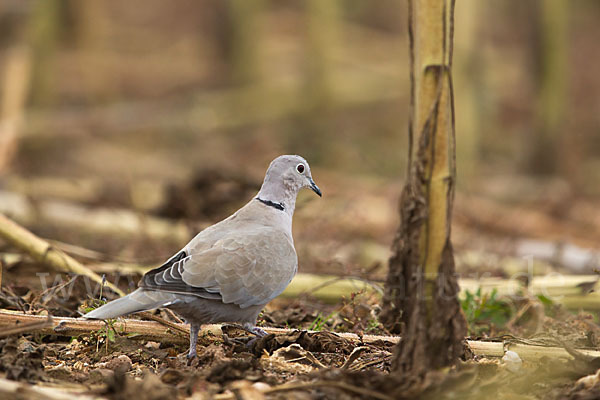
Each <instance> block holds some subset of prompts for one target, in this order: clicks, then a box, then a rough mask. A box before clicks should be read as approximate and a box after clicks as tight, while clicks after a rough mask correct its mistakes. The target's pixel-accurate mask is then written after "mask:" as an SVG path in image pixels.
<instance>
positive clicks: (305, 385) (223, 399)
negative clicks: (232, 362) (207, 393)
mask: <svg viewBox="0 0 600 400" xmlns="http://www.w3.org/2000/svg"><path fill="white" fill-rule="evenodd" d="M318 387H332V388H337V389H340V390H344V391H346V392H350V393H354V394H358V395H361V396H365V397H366V398H370V399H380V400H391V399H393V397H391V396H387V395H385V394H383V393H379V392H374V391H372V390H369V389H366V388H361V387H358V386H354V385H351V384H349V383H346V382H341V381H313V382H292V383H284V384H282V385H278V386H275V387H272V388H268V389H266V390H264V391H260V392H261V393H262V394H265V395H266V394H272V393H279V392H290V391H294V390H311V389H316V388H318ZM213 398H214V399H215V400H234V399H237V398H238V397H237V396H236V394H234V393H223V394H216V395H215V396H214V397H213Z"/></svg>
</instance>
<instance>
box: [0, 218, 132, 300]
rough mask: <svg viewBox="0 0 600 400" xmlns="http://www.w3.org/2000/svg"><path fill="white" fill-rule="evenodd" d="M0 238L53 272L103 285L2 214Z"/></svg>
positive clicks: (75, 262)
mask: <svg viewBox="0 0 600 400" xmlns="http://www.w3.org/2000/svg"><path fill="white" fill-rule="evenodd" d="M0 237H1V238H3V239H4V240H6V241H7V242H9V243H10V244H12V245H13V246H15V247H18V248H19V249H21V250H22V251H24V252H26V253H27V254H29V255H31V256H32V257H33V258H34V259H35V260H36V261H38V262H40V263H42V264H44V265H47V266H48V267H50V268H52V269H53V270H55V271H60V272H72V273H74V274H78V275H84V276H87V277H89V278H90V279H92V280H93V281H94V282H97V283H100V284H102V283H103V282H102V277H100V275H98V274H97V273H95V272H93V271H91V270H89V269H88V268H86V267H85V266H84V265H83V264H81V263H80V262H79V261H77V260H75V259H74V258H72V257H71V256H69V255H67V254H65V253H64V252H62V251H60V250H59V249H57V248H56V247H53V246H52V245H50V244H49V243H48V242H46V241H45V240H42V239H40V238H39V237H37V236H36V235H34V234H33V233H31V232H29V231H28V230H27V229H25V228H23V227H22V226H20V225H18V224H17V223H15V222H13V221H12V220H10V219H9V218H7V217H6V216H5V215H3V214H0ZM105 284H106V287H108V288H109V289H110V290H112V291H113V292H115V293H117V294H118V295H120V296H124V295H125V293H123V291H122V290H121V289H119V288H118V287H116V286H115V285H113V284H112V283H110V282H105Z"/></svg>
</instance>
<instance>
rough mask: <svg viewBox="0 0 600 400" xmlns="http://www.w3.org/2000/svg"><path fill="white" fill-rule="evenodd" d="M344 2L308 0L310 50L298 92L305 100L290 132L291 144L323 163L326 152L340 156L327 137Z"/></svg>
mask: <svg viewBox="0 0 600 400" xmlns="http://www.w3.org/2000/svg"><path fill="white" fill-rule="evenodd" d="M342 5H343V3H342V2H340V1H339V0H325V1H323V0H308V1H306V2H305V7H306V10H305V12H306V35H307V37H306V39H307V40H306V50H305V51H306V53H305V57H304V63H305V64H304V68H305V74H304V81H303V84H302V87H301V89H300V93H299V94H298V98H299V99H300V101H301V102H302V105H301V111H300V112H299V113H298V115H297V122H296V123H295V124H293V130H292V132H290V134H289V135H288V138H289V139H288V144H287V145H288V147H289V148H290V149H293V151H294V152H297V153H299V154H306V157H308V158H310V159H311V160H313V162H316V163H319V162H320V161H323V160H325V155H327V157H328V158H330V159H336V158H338V157H339V156H338V155H337V154H336V151H337V150H338V149H337V148H334V147H332V146H327V144H328V143H330V141H328V140H325V138H326V137H327V136H328V135H331V133H332V127H331V116H330V112H331V109H332V107H333V101H334V100H333V96H332V90H333V86H334V82H333V72H332V69H333V68H332V64H333V63H332V61H331V60H332V59H334V58H335V53H336V49H339V47H340V46H339V43H338V37H339V33H340V28H341V27H340V18H341V14H342V13H341V11H342Z"/></svg>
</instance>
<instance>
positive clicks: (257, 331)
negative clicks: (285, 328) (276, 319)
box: [250, 326, 268, 338]
mask: <svg viewBox="0 0 600 400" xmlns="http://www.w3.org/2000/svg"><path fill="white" fill-rule="evenodd" d="M250 332H251V333H253V334H255V335H256V336H257V337H259V338H261V337H264V336H267V335H268V333H267V331H265V330H264V329H261V328H259V327H258V326H255V327H253V328H251V329H250Z"/></svg>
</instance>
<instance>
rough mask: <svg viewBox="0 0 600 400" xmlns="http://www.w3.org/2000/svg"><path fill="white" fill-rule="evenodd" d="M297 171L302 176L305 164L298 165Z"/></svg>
mask: <svg viewBox="0 0 600 400" xmlns="http://www.w3.org/2000/svg"><path fill="white" fill-rule="evenodd" d="M296 171H298V173H300V174H302V173H304V164H298V165H296Z"/></svg>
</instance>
